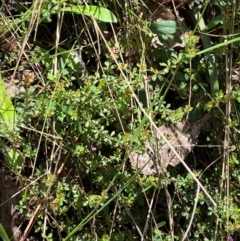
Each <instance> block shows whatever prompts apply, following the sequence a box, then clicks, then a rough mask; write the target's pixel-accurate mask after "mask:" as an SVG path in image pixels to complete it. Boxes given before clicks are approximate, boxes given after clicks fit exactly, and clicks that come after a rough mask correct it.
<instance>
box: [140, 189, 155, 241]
mask: <svg viewBox="0 0 240 241" xmlns="http://www.w3.org/2000/svg"><path fill="white" fill-rule="evenodd" d="M155 193H156V189H155V190H154V192H153V195H152V198H151V202H150V204H148V207H149V208H148V214H147V218H146V222H145V226H144V230H143V234H142V237H141V241H144V236H145V234H146V232H147V230H148V226H149V225H148V222H149V219H150V214H151V212H152V211H151V210H152V206H153V200H154V197H155Z"/></svg>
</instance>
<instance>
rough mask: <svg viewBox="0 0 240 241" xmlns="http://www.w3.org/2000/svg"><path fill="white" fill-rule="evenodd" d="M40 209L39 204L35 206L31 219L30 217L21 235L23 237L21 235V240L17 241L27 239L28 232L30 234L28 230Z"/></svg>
mask: <svg viewBox="0 0 240 241" xmlns="http://www.w3.org/2000/svg"><path fill="white" fill-rule="evenodd" d="M40 208H41V204H39V205H38V206H37V208H36V209H35V211H34V213H33V215H32V217H31V219H30V220H29V222H28V225H27V227H26V229H25V230H24V233H23V235H22V237H21V239H20V240H19V241H25V240H26V238H27V236H28V234H29V232H30V230H31V228H32V226H33V224H34V222H35V218H36V216H37V214H38V212H39V210H40Z"/></svg>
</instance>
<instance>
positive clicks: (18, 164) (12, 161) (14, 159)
mask: <svg viewBox="0 0 240 241" xmlns="http://www.w3.org/2000/svg"><path fill="white" fill-rule="evenodd" d="M5 162H6V163H7V164H8V165H9V166H10V167H11V168H12V169H13V170H14V171H15V172H18V171H19V169H21V168H22V166H23V162H24V157H23V153H22V152H20V151H19V150H18V149H16V148H7V153H6V155H5Z"/></svg>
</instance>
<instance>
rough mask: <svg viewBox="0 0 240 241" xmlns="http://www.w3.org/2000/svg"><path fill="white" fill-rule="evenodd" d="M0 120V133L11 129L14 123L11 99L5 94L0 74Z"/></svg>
mask: <svg viewBox="0 0 240 241" xmlns="http://www.w3.org/2000/svg"><path fill="white" fill-rule="evenodd" d="M0 122H1V126H2V127H3V128H1V129H0V132H1V134H7V133H3V132H5V131H4V130H8V131H13V130H14V128H15V125H16V113H15V108H14V106H13V104H12V101H11V99H10V97H9V95H8V94H7V91H6V88H5V86H4V83H3V80H2V78H1V76H0Z"/></svg>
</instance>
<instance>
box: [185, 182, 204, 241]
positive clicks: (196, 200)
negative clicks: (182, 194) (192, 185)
mask: <svg viewBox="0 0 240 241" xmlns="http://www.w3.org/2000/svg"><path fill="white" fill-rule="evenodd" d="M199 192H200V186H199V185H197V192H196V198H195V203H194V206H193V211H192V216H191V219H190V222H189V225H188V228H187V230H186V232H185V233H184V235H183V238H182V241H184V240H185V239H186V238H187V235H188V233H189V231H190V228H191V226H192V223H193V218H194V214H195V212H196V208H197V203H198V196H199Z"/></svg>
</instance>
